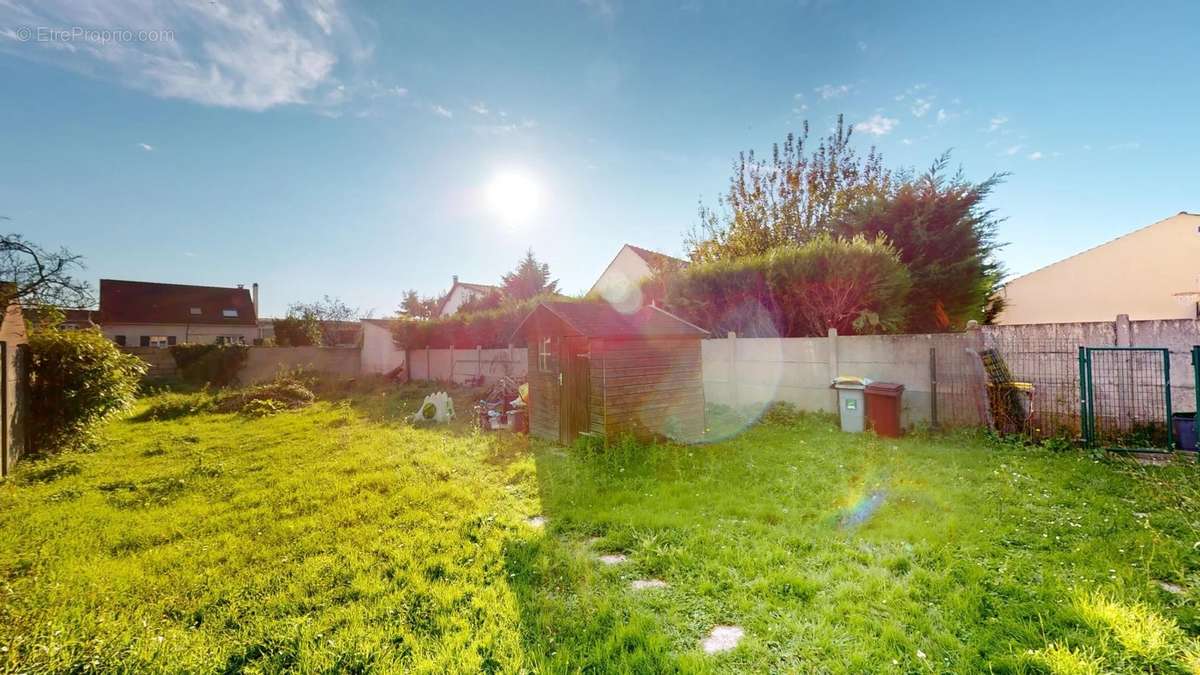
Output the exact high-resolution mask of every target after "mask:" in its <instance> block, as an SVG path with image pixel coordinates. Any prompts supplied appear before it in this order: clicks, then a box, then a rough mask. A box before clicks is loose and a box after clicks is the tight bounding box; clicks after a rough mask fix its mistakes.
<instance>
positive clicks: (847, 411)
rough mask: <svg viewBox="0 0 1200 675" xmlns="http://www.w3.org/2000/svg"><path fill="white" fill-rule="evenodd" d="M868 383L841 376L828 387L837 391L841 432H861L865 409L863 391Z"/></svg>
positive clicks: (861, 379) (862, 379) (860, 379)
mask: <svg viewBox="0 0 1200 675" xmlns="http://www.w3.org/2000/svg"><path fill="white" fill-rule="evenodd" d="M868 382H869V380H867V379H864V378H861V377H850V376H847V375H842V376H839V377H838V378H836V379H835V380H834V381H833V384H831V385H830V386H831V387H833V388H834V389H836V390H837V395H838V417H839V418H840V419H841V421H842V431H846V432H849V433H860V432H862V431H863V429H864V424H863V420H864V419H865V416H864V413H865V408H866V405H865V401H864V400H863V390H864V389H866V388H867V384H868Z"/></svg>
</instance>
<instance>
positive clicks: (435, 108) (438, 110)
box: [429, 105, 454, 119]
mask: <svg viewBox="0 0 1200 675" xmlns="http://www.w3.org/2000/svg"><path fill="white" fill-rule="evenodd" d="M429 110H430V111H431V112H433V114H434V115H437V116H439V117H445V118H446V119H450V118H452V117H454V112H453V111H451V110H449V109H447V108H443V107H442V106H440V105H432V106H429Z"/></svg>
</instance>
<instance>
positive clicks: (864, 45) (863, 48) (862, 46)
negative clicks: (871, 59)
mask: <svg viewBox="0 0 1200 675" xmlns="http://www.w3.org/2000/svg"><path fill="white" fill-rule="evenodd" d="M858 51H860V52H865V51H867V43H866V42H864V41H862V40H859V41H858Z"/></svg>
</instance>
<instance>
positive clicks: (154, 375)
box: [121, 347, 178, 380]
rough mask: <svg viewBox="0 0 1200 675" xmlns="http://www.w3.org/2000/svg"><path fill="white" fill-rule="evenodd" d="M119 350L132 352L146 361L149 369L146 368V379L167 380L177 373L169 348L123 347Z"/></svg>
mask: <svg viewBox="0 0 1200 675" xmlns="http://www.w3.org/2000/svg"><path fill="white" fill-rule="evenodd" d="M121 351H123V352H125V353H126V354H133V355H134V356H136V357H138V358H140V359H141V360H142V361H145V362H146V365H147V366H149V369H148V370H146V375H145V379H146V380H169V379H172V378H174V377H175V376H176V375H177V374H178V372H177V371H178V368H177V367H176V366H175V357H173V356H171V350H170V349H159V348H158V347H123V348H122V349H121Z"/></svg>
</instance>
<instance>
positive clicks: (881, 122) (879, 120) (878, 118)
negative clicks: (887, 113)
mask: <svg viewBox="0 0 1200 675" xmlns="http://www.w3.org/2000/svg"><path fill="white" fill-rule="evenodd" d="M899 123H900V120H898V119H895V118H893V117H884V116H883V115H880V114H879V113H876V114H874V115H872V116H871V117H870V119H866V120H863V121H862V122H859V123H858V124H855V125H854V130H855V131H862V132H865V133H868V134H871V135H872V136H883V135H884V134H888V133H891V131H892V129H895V128H896V125H897V124H899Z"/></svg>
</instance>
